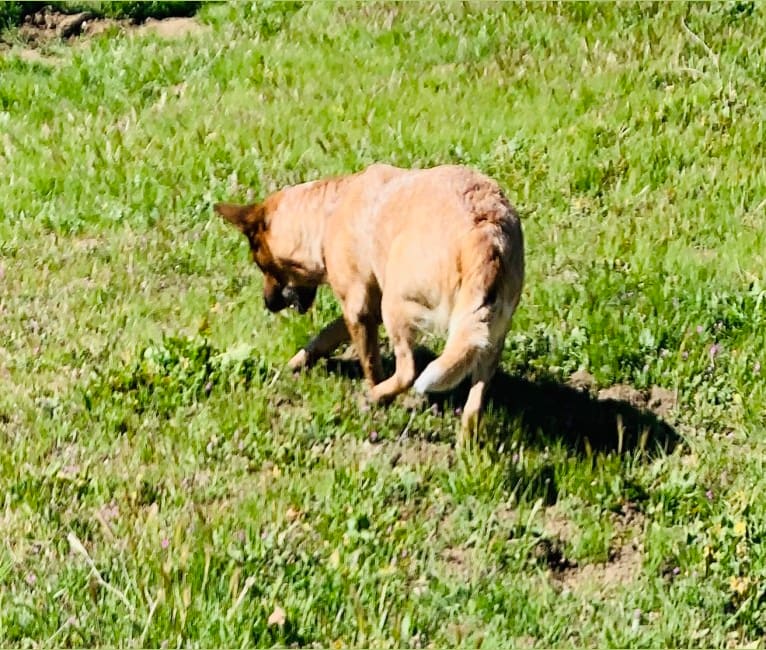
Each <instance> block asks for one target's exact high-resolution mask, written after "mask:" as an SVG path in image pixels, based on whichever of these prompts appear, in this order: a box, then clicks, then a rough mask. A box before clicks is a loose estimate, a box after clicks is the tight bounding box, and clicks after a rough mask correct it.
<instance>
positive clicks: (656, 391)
mask: <svg viewBox="0 0 766 650" xmlns="http://www.w3.org/2000/svg"><path fill="white" fill-rule="evenodd" d="M598 399H599V400H602V401H604V400H614V401H618V402H626V403H628V404H630V405H631V406H633V407H634V408H637V409H641V410H646V411H651V412H652V413H654V414H655V415H658V416H660V417H664V416H667V415H668V414H669V413H670V412H671V411H673V410H674V409H675V408H676V404H677V397H676V394H675V392H674V391H671V390H668V389H667V388H661V387H660V386H652V388H651V390H638V389H637V388H634V387H633V386H629V385H627V384H615V385H614V386H610V387H609V388H603V389H601V390H600V391H598Z"/></svg>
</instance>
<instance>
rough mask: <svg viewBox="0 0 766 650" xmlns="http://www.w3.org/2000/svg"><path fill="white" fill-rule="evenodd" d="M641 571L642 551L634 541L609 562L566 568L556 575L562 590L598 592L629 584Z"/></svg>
mask: <svg viewBox="0 0 766 650" xmlns="http://www.w3.org/2000/svg"><path fill="white" fill-rule="evenodd" d="M640 571H641V552H640V551H639V549H638V545H637V544H636V543H635V542H634V543H631V544H628V545H626V546H623V547H622V548H620V549H618V550H617V551H616V552H615V553H614V556H613V557H612V558H610V560H609V562H605V563H603V564H585V565H582V566H574V567H569V568H566V569H564V570H563V571H561V572H559V573H558V574H557V575H556V576H555V578H554V579H555V580H556V581H557V582H558V583H559V584H560V585H561V588H562V591H565V592H567V591H572V592H576V593H598V594H603V592H605V591H608V590H611V589H614V588H616V587H619V586H620V585H629V584H631V583H632V582H634V581H635V580H636V578H637V577H638V574H639V572H640Z"/></svg>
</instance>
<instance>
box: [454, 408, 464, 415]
mask: <svg viewBox="0 0 766 650" xmlns="http://www.w3.org/2000/svg"><path fill="white" fill-rule="evenodd" d="M462 412H463V409H461V408H460V407H459V406H458V407H457V408H456V409H455V415H460V414H461V413H462Z"/></svg>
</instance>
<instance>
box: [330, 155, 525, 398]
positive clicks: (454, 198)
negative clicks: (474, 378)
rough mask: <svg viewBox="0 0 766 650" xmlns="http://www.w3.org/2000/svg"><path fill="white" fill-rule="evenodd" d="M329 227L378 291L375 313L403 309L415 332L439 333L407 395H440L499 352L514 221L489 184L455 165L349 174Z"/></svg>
mask: <svg viewBox="0 0 766 650" xmlns="http://www.w3.org/2000/svg"><path fill="white" fill-rule="evenodd" d="M338 226H340V227H341V228H342V229H343V230H345V231H346V232H347V233H348V236H347V239H348V241H347V247H346V250H345V254H346V255H348V256H349V258H351V259H352V260H353V267H354V269H355V270H356V271H357V272H358V273H359V274H360V275H362V276H367V277H365V279H364V281H366V282H372V283H375V284H376V285H377V286H378V287H379V289H380V293H381V294H382V301H383V309H384V313H385V309H386V306H387V305H388V309H389V310H405V311H406V313H407V318H408V319H409V320H410V321H411V322H412V325H413V326H414V327H415V328H416V329H420V330H431V331H436V332H439V333H446V334H447V344H446V346H445V350H444V353H443V354H442V356H441V357H439V359H437V360H436V361H434V363H433V364H431V366H429V368H427V369H426V371H424V373H423V374H422V375H421V376H420V378H418V381H417V382H416V384H415V387H416V389H418V390H420V391H421V392H424V391H433V390H448V389H449V388H452V387H453V386H454V385H456V384H457V383H458V382H459V381H460V380H461V379H462V378H463V377H464V376H465V375H466V374H467V373H468V372H469V371H470V370H471V369H472V368H473V367H474V366H475V364H476V363H477V360H478V359H479V358H480V357H481V356H482V354H483V353H484V352H485V351H487V350H493V351H494V350H496V349H497V347H498V346H500V347H502V341H503V339H504V338H505V335H506V333H507V331H508V328H509V327H510V319H511V316H512V314H513V311H514V309H515V308H516V305H517V304H518V301H519V296H520V293H521V286H522V282H523V276H524V251H523V240H522V233H521V224H520V221H519V219H518V216H517V215H516V212H515V211H514V209H513V207H512V206H511V205H510V203H509V202H508V200H507V198H506V197H505V195H504V194H503V192H502V190H501V189H500V187H499V186H498V185H497V183H496V182H495V181H493V180H491V179H489V178H487V177H486V176H484V175H482V174H480V173H478V172H476V171H474V170H471V169H468V168H465V167H459V166H451V165H450V166H441V167H435V168H432V169H425V170H402V169H398V168H395V167H390V166H387V165H381V166H377V165H376V166H374V167H373V168H372V169H368V170H365V171H364V172H362V173H360V174H358V175H355V178H354V181H353V183H352V186H350V187H349V200H348V201H347V202H346V203H345V206H344V207H343V209H342V210H341V214H340V215H339V222H338ZM493 353H494V352H493Z"/></svg>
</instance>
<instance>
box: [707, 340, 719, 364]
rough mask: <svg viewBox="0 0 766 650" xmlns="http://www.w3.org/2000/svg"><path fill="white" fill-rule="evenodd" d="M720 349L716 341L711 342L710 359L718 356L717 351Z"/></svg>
mask: <svg viewBox="0 0 766 650" xmlns="http://www.w3.org/2000/svg"><path fill="white" fill-rule="evenodd" d="M720 351H721V346H720V345H718V343H713V345H711V346H710V359H711V361H712V360H713V359H715V358H716V357H717V356H718V353H719V352H720Z"/></svg>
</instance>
